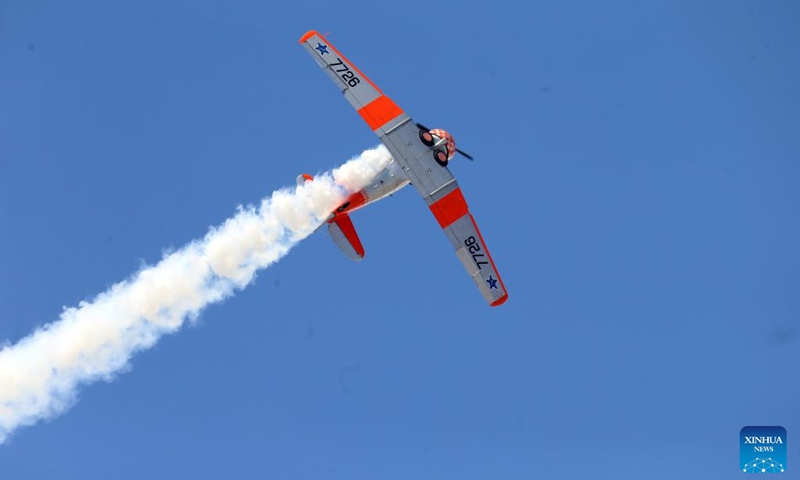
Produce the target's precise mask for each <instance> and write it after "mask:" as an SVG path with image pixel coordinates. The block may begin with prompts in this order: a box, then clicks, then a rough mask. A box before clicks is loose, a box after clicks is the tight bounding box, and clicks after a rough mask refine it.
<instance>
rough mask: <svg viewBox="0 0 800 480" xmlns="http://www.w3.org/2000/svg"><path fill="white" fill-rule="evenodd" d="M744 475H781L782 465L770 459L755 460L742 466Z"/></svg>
mask: <svg viewBox="0 0 800 480" xmlns="http://www.w3.org/2000/svg"><path fill="white" fill-rule="evenodd" d="M742 471H743V472H745V473H783V464H782V463H778V462H776V461H775V460H773V459H771V458H756V459H755V460H753V461H751V462H747V463H745V464H744V469H742Z"/></svg>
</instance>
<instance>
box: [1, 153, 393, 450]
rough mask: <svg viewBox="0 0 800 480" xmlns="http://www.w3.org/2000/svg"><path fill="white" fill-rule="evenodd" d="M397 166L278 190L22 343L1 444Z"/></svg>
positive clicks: (351, 166)
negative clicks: (352, 194) (374, 179)
mask: <svg viewBox="0 0 800 480" xmlns="http://www.w3.org/2000/svg"><path fill="white" fill-rule="evenodd" d="M390 160H391V157H390V155H389V152H388V151H387V150H386V148H385V147H383V145H381V146H379V147H377V148H374V149H371V150H367V151H365V152H364V153H362V154H361V155H360V156H358V157H356V158H354V159H352V160H350V161H349V162H347V163H345V164H344V165H342V166H341V167H340V168H338V169H335V170H333V172H326V173H324V174H322V175H319V176H317V177H315V178H314V181H313V182H307V183H306V184H304V185H302V186H300V187H297V188H292V189H283V190H278V191H276V192H274V193H273V194H272V196H271V197H269V198H266V199H264V200H262V202H261V205H260V206H259V207H258V208H255V207H248V208H242V207H239V211H238V213H237V214H236V215H235V216H233V217H232V218H229V219H228V220H227V221H225V223H223V224H222V225H221V226H219V227H217V228H212V229H211V230H210V231H209V232H208V234H206V236H205V237H204V238H203V239H202V240H198V241H194V242H192V243H190V244H189V245H187V246H185V247H183V248H182V249H180V250H178V251H176V252H174V253H167V254H165V256H164V258H163V259H162V260H161V261H160V262H159V263H158V264H157V265H155V266H152V267H146V268H143V269H142V270H140V271H139V272H138V273H136V274H134V275H133V276H132V277H131V278H130V279H129V280H126V281H123V282H120V283H118V284H115V285H113V286H112V287H111V288H110V289H109V290H107V291H106V292H103V293H101V294H100V295H98V296H97V297H95V298H94V299H93V300H92V301H89V302H85V301H84V302H80V303H79V305H78V307H77V308H65V309H64V311H63V313H62V314H61V316H60V318H59V320H58V321H56V322H53V323H50V324H47V325H44V326H43V327H41V328H39V329H38V330H37V331H36V332H34V333H32V334H31V335H29V336H28V337H26V338H23V339H22V340H20V341H19V342H17V343H16V344H15V345H6V346H4V348H3V349H2V350H0V443H2V442H4V441H5V440H6V438H7V436H8V435H9V434H10V433H11V432H12V431H14V430H15V429H16V428H17V427H20V426H23V425H30V424H33V423H35V422H37V421H38V420H41V419H44V418H49V417H53V416H55V415H58V414H60V413H62V412H64V411H65V410H66V409H67V408H69V407H70V406H71V405H72V403H73V402H74V399H75V393H76V388H77V387H78V386H79V385H81V384H85V383H89V382H92V381H95V380H101V379H102V380H110V379H111V378H112V377H113V376H114V374H115V373H117V372H119V371H120V370H121V369H123V368H124V367H125V366H126V365H127V364H128V360H129V359H130V357H131V355H132V354H133V353H134V352H136V351H138V350H143V349H146V348H148V347H150V346H152V345H153V344H154V343H155V342H156V341H157V340H158V339H159V337H161V336H162V335H164V334H166V333H172V332H175V331H177V330H178V329H179V328H180V327H181V326H182V325H183V323H184V322H185V321H186V320H187V319H191V320H195V319H196V318H197V316H198V314H199V313H200V311H201V310H202V309H203V308H204V307H206V306H208V305H209V304H212V303H215V302H219V301H222V300H223V299H225V298H227V297H229V296H231V295H232V294H233V293H234V292H235V290H236V289H242V288H244V287H246V286H247V285H248V284H249V283H250V282H251V281H252V280H253V278H254V277H255V273H256V271H257V270H259V269H262V268H265V267H268V266H269V265H271V264H273V263H275V262H276V261H278V260H279V259H280V258H281V257H283V256H284V255H285V254H286V253H287V252H288V251H289V250H290V249H291V248H292V247H293V246H294V245H295V244H296V243H297V242H299V241H300V240H303V239H304V238H306V237H307V236H309V235H310V234H311V233H313V232H314V230H315V228H316V227H317V226H318V225H320V223H322V222H323V221H324V220H325V218H327V215H328V214H329V213H330V212H331V210H332V209H333V208H335V207H336V205H338V203H340V202H341V201H342V200H343V199H344V198H345V196H346V195H347V194H348V193H351V192H354V191H357V190H359V189H361V188H363V187H364V186H366V184H367V183H368V182H369V181H370V180H371V179H372V178H374V177H375V175H376V174H377V173H378V172H379V171H380V170H381V169H383V168H384V167H385V166H386V165H387V164H388V163H389V161H390Z"/></svg>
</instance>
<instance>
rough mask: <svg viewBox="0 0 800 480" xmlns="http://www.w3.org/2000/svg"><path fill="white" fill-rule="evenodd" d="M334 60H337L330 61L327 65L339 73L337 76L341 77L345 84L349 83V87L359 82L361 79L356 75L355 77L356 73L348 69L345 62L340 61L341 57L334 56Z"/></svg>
mask: <svg viewBox="0 0 800 480" xmlns="http://www.w3.org/2000/svg"><path fill="white" fill-rule="evenodd" d="M336 60H338V62H334V63H330V64H329V65H330V67H331V68H332V69H333V71H335V72H336V73H338V74H339V77H341V78H342V80H343V81H344V82H345V83H346V84H348V85H350V86H351V87H355V86H356V85H358V84H359V83H361V79H360V78H358V77H356V74H355V73H353V72H352V71H351V70H350V67H348V66H347V65H346V64H345V63H344V62H343V61H342V59H341V58H339V57H336ZM336 67H338V68H336Z"/></svg>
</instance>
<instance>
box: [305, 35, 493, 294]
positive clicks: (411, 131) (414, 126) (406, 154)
mask: <svg viewBox="0 0 800 480" xmlns="http://www.w3.org/2000/svg"><path fill="white" fill-rule="evenodd" d="M300 44H302V45H303V47H304V48H305V49H306V51H307V52H308V53H309V54H310V55H311V57H312V58H314V60H315V61H316V62H317V64H319V66H320V67H322V69H323V70H324V71H325V73H327V74H328V76H329V77H331V80H333V82H334V83H335V84H336V86H337V87H339V88H340V89H341V91H342V93H343V94H344V97H345V98H346V99H347V101H348V102H350V105H352V106H353V108H355V109H356V111H357V112H358V114H359V115H360V116H361V118H363V119H364V121H365V122H367V125H368V126H369V128H370V129H371V130H372V131H373V132H375V134H376V135H377V136H378V138H380V139H381V141H382V142H383V144H384V145H386V148H387V149H388V150H389V153H391V155H392V158H393V160H392V161H391V163H389V165H388V166H387V167H386V169H385V170H383V171H382V172H381V173H380V174H379V175H378V176H377V178H376V179H375V181H374V182H373V183H372V184H371V185H369V186H367V187H365V188H364V189H362V190H361V191H358V192H356V193H353V194H352V195H350V196H349V197H348V198H346V199H345V201H344V202H342V204H341V205H339V206H338V207H337V208H336V209H334V210H333V211H332V212H331V214H330V216H329V217H328V219H327V224H328V232H329V233H330V235H331V238H332V239H333V241H334V243H336V245H337V246H338V247H339V249H340V250H342V252H344V253H345V255H347V256H348V257H349V258H351V259H353V260H356V261H358V260H361V259H362V258H364V247H363V246H362V245H361V240H360V239H359V238H358V234H357V233H356V230H355V228H354V227H353V221H352V220H351V219H350V213H351V212H353V211H355V210H357V209H359V208H361V207H364V206H365V205H368V204H370V203H374V202H376V201H378V200H380V199H382V198H385V197H387V196H389V195H391V194H393V193H394V192H396V191H398V190H400V189H401V188H403V187H405V186H406V185H408V184H409V183H410V184H411V185H413V186H414V187H416V189H417V191H419V193H420V195H421V196H422V199H423V200H424V201H425V203H426V204H427V205H428V208H430V210H431V212H432V213H433V216H434V217H436V220H437V221H438V222H439V226H440V227H441V228H442V231H444V233H445V235H447V238H449V239H450V242H451V243H452V244H453V247H454V248H455V251H456V257H458V259H459V260H460V261H461V263H462V264H463V265H464V268H466V270H467V273H468V274H469V276H470V277H471V278H472V279H473V280H474V281H475V283H476V284H477V286H478V290H480V292H481V294H482V295H483V298H484V299H485V300H486V301H487V302H488V303H489V305H491V306H493V307H496V306H498V305H502V304H503V303H505V301H506V300H507V299H508V292H507V291H506V287H505V285H504V284H503V280H501V279H500V274H499V273H498V272H497V267H496V266H495V264H494V261H492V257H491V256H490V255H489V250H488V249H487V248H486V242H484V241H483V237H482V236H481V233H480V231H479V230H478V225H477V224H476V223H475V219H474V218H473V217H472V214H471V213H470V212H469V208H468V207H467V202H466V201H465V200H464V195H463V194H462V193H461V189H460V188H459V186H458V183H457V182H456V179H455V177H454V176H453V174H452V173H451V172H450V170H449V169H448V168H447V164H448V162H449V161H450V160H451V159H452V158H453V157H454V156H455V155H456V153H459V154H461V155H463V156H464V157H465V158H468V159H470V160H472V157H471V156H469V155H468V154H466V153H464V152H462V151H461V150H459V149H457V148H456V144H455V141H453V137H452V135H450V134H449V133H448V132H446V131H444V130H439V129H434V130H431V129H428V128H426V127H424V126H422V125H420V124H418V123H414V122H413V121H412V120H411V117H410V116H409V115H408V114H407V113H405V112H404V111H403V109H402V108H400V107H399V106H397V104H396V103H394V102H393V101H392V100H391V99H390V98H389V97H387V96H386V95H384V94H383V92H382V91H381V89H380V88H378V86H377V85H375V84H374V83H372V81H370V79H369V78H367V76H366V75H364V74H363V73H362V72H361V70H359V69H358V68H356V66H355V65H353V63H352V62H350V61H349V60H347V58H345V56H344V55H342V53H341V52H340V51H339V50H338V49H336V47H334V46H333V45H331V43H330V42H328V41H327V40H326V39H325V37H324V36H322V35H321V34H320V33H318V32H316V31H313V30H312V31H310V32H308V33H306V34H305V35H303V36H302V37H301V38H300ZM312 180H313V178H312V177H311V176H310V175H307V174H302V175H299V176H298V177H297V184H298V185H302V184H303V183H304V182H307V181H312Z"/></svg>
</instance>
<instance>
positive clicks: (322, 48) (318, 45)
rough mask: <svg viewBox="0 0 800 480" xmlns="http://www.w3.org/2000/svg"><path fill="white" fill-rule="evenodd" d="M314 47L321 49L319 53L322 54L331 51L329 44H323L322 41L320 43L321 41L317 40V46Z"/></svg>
mask: <svg viewBox="0 0 800 480" xmlns="http://www.w3.org/2000/svg"><path fill="white" fill-rule="evenodd" d="M314 48H316V49H317V50H319V54H320V55H325V54H326V53H330V52H329V51H328V46H327V45H323V44H321V43H319V42H317V46H316V47H314Z"/></svg>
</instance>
